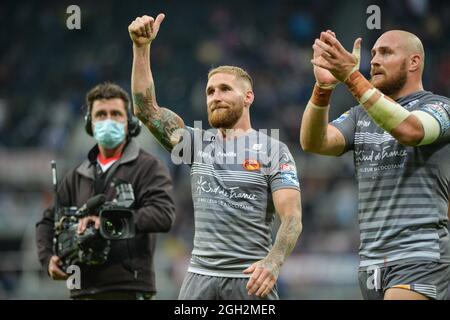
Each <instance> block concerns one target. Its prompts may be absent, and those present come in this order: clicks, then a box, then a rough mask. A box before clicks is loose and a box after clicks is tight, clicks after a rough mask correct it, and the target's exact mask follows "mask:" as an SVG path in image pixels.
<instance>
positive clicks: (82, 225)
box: [77, 216, 100, 234]
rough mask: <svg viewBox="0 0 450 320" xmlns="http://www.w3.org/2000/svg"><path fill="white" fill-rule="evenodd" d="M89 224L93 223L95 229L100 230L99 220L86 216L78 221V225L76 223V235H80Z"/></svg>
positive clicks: (95, 217)
mask: <svg viewBox="0 0 450 320" xmlns="http://www.w3.org/2000/svg"><path fill="white" fill-rule="evenodd" d="M90 223H94V224H95V229H99V228H100V218H99V217H97V216H87V217H84V218H82V219H80V223H78V230H77V232H78V234H82V233H83V232H84V230H86V227H87V226H88V224H90Z"/></svg>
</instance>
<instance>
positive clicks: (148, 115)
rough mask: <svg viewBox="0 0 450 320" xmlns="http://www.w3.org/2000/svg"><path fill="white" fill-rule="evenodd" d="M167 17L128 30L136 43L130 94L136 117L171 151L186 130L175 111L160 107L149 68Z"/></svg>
mask: <svg viewBox="0 0 450 320" xmlns="http://www.w3.org/2000/svg"><path fill="white" fill-rule="evenodd" d="M164 17H165V16H164V14H162V13H160V14H159V15H158V16H157V17H156V19H154V18H152V17H150V16H142V17H138V18H136V19H135V20H134V21H133V22H132V23H131V24H130V25H129V26H128V32H129V34H130V37H131V40H132V41H133V67H132V72H131V91H132V94H133V105H134V113H135V115H136V116H137V117H138V118H139V119H140V120H141V121H142V123H144V124H145V125H146V126H147V128H148V129H149V130H150V132H151V133H152V134H153V135H154V136H155V138H156V139H157V140H158V141H159V142H160V143H161V145H162V146H163V147H165V148H166V149H167V150H169V151H170V150H172V148H173V147H174V146H175V145H176V144H177V143H178V142H179V138H180V135H179V134H175V133H176V130H177V129H180V128H184V122H183V120H182V119H181V118H180V117H179V116H178V115H177V114H176V113H174V112H173V111H170V110H169V109H166V108H161V107H159V106H158V103H157V102H156V95H155V84H154V82H153V76H152V72H151V68H150V47H151V44H152V41H153V40H154V39H155V38H156V35H157V34H158V31H159V27H160V25H161V22H162V21H163V20H164Z"/></svg>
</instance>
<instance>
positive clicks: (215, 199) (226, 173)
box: [182, 127, 300, 277]
mask: <svg viewBox="0 0 450 320" xmlns="http://www.w3.org/2000/svg"><path fill="white" fill-rule="evenodd" d="M186 129H187V130H185V135H184V138H183V141H184V142H182V143H185V142H186V140H185V139H186V138H187V140H188V142H190V150H191V154H190V156H189V157H188V158H187V159H186V158H185V162H186V160H188V161H189V164H190V166H191V189H192V190H191V192H192V200H193V205H194V221H195V235H194V248H193V251H192V257H191V261H190V265H189V268H188V271H190V272H194V273H199V274H203V275H209V276H220V277H249V275H246V274H243V273H242V271H243V270H245V269H246V268H247V267H249V266H250V265H251V264H252V263H254V262H256V261H258V260H261V259H263V258H264V257H265V256H266V255H267V254H268V252H269V250H270V249H271V247H272V234H271V228H272V226H273V221H274V210H273V202H272V198H271V194H272V192H274V191H277V190H280V189H296V190H300V189H299V181H298V177H297V171H296V167H295V162H294V160H293V158H292V155H291V153H290V152H289V150H288V148H287V147H286V145H285V144H284V143H282V142H279V141H278V140H276V139H273V138H272V137H269V136H267V135H266V134H264V133H261V132H258V131H255V130H252V131H251V132H250V133H249V134H247V135H245V136H240V137H237V138H234V139H229V140H225V141H224V140H223V139H222V137H221V135H220V134H217V133H216V132H214V133H212V132H211V131H209V130H208V131H204V130H200V129H193V128H191V127H186ZM186 132H187V133H189V134H188V135H186ZM184 152H186V150H185V151H184Z"/></svg>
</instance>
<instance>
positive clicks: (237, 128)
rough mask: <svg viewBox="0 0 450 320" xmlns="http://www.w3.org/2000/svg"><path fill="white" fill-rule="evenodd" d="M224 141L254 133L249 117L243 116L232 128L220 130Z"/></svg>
mask: <svg viewBox="0 0 450 320" xmlns="http://www.w3.org/2000/svg"><path fill="white" fill-rule="evenodd" d="M219 131H220V134H221V136H222V138H223V139H233V138H235V137H239V136H244V135H247V134H248V133H249V132H250V131H252V125H251V123H250V118H249V116H248V115H246V114H243V115H242V116H241V117H240V118H239V120H238V121H237V122H236V123H235V125H234V126H233V127H232V128H219Z"/></svg>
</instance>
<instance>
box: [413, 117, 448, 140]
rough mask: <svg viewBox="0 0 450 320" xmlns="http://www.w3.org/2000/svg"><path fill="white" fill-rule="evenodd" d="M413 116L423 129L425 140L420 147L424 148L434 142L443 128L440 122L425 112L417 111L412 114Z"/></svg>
mask: <svg viewBox="0 0 450 320" xmlns="http://www.w3.org/2000/svg"><path fill="white" fill-rule="evenodd" d="M411 114H413V115H414V116H415V117H416V118H417V119H418V120H419V122H420V123H421V124H422V127H423V132H424V135H423V139H422V141H420V143H419V144H418V146H423V145H426V144H430V143H432V142H434V141H435V140H436V139H437V138H438V137H439V134H440V130H441V127H440V125H439V122H438V121H437V120H436V119H435V118H433V117H432V116H431V115H429V114H428V113H426V112H424V111H420V110H416V111H413V112H411Z"/></svg>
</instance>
